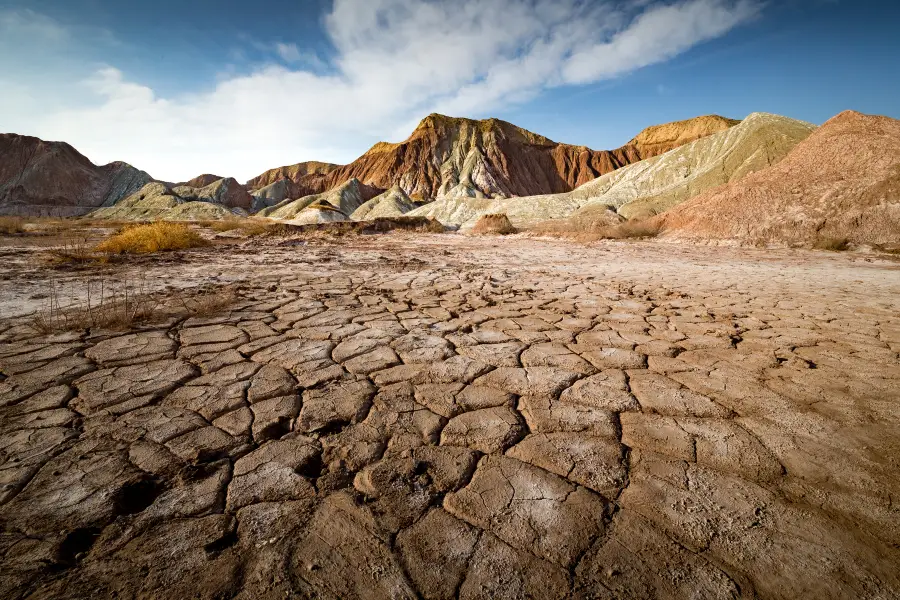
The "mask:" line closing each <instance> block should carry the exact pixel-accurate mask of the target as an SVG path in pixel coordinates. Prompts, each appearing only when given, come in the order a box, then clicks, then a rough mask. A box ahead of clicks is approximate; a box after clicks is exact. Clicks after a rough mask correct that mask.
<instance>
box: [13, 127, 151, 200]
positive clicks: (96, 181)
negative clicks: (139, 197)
mask: <svg viewBox="0 0 900 600" xmlns="http://www.w3.org/2000/svg"><path fill="white" fill-rule="evenodd" d="M151 180H152V178H151V177H150V175H148V174H147V173H145V172H143V171H140V170H138V169H136V168H134V167H132V166H131V165H127V164H125V163H122V162H113V163H110V164H108V165H103V166H97V165H94V164H93V163H92V162H91V161H90V160H88V159H87V157H85V156H83V155H82V154H80V153H79V152H78V151H77V150H75V149H74V148H73V147H72V146H70V145H69V144H66V143H63V142H45V141H43V140H40V139H38V138H35V137H30V136H24V135H16V134H0V215H36V216H79V215H83V214H85V213H87V212H90V211H91V210H93V209H95V208H97V207H99V206H111V205H113V204H115V203H116V202H117V201H118V200H119V199H121V198H124V197H126V196H128V195H130V194H132V193H134V192H136V191H137V190H139V189H140V188H141V187H143V186H144V185H145V184H147V183H148V182H150V181H151Z"/></svg>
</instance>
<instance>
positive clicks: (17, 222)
mask: <svg viewBox="0 0 900 600" xmlns="http://www.w3.org/2000/svg"><path fill="white" fill-rule="evenodd" d="M24 232H25V219H23V218H22V217H0V233H5V234H7V235H12V234H15V233H24Z"/></svg>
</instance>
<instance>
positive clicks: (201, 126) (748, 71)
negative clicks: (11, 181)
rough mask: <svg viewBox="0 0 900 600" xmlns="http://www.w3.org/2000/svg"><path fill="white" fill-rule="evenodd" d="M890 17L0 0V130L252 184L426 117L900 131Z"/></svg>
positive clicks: (670, 5) (628, 8)
mask: <svg viewBox="0 0 900 600" xmlns="http://www.w3.org/2000/svg"><path fill="white" fill-rule="evenodd" d="M897 23H900V2H896V1H895V0H894V1H890V2H886V1H875V0H308V1H304V0H293V1H289V0H255V1H254V2H248V1H244V0H129V1H128V2H123V1H122V0H0V132H10V133H20V134H27V135H34V136H37V137H41V138H43V139H46V140H61V141H66V142H68V143H70V144H72V145H73V146H75V148H77V149H78V150H79V151H81V152H82V153H83V154H85V155H86V156H87V157H88V158H90V159H91V160H92V161H94V162H95V163H97V164H105V163H107V162H111V161H114V160H123V161H126V162H128V163H130V164H132V165H134V166H136V167H138V168H141V169H143V170H145V171H147V172H149V173H150V174H151V175H153V176H154V177H156V178H158V179H161V180H167V181H184V180H187V179H190V178H192V177H194V176H196V175H199V174H201V173H215V174H218V175H222V176H233V177H235V178H237V179H238V180H240V181H245V180H247V179H249V178H251V177H253V176H255V175H257V174H259V173H261V172H262V171H265V170H266V169H269V168H274V167H277V166H281V165H285V164H293V163H297V162H301V161H306V160H320V161H327V162H335V163H347V162H350V161H352V160H354V159H355V158H356V157H358V156H359V155H361V154H362V153H363V152H365V151H366V150H367V149H368V148H369V147H371V146H372V144H374V143H375V142H377V141H380V140H384V141H392V142H397V141H402V140H403V139H405V138H406V137H407V136H408V135H409V134H410V133H411V132H412V130H413V129H414V128H415V126H416V124H417V123H418V122H419V121H420V120H421V119H422V118H423V117H425V116H426V115H428V114H429V113H432V112H439V113H442V114H448V115H451V116H457V117H470V118H487V117H497V118H500V119H504V120H507V121H510V122H512V123H515V124H516V125H519V126H520V127H524V128H526V129H529V130H531V131H534V132H536V133H540V134H541V135H544V136H547V137H549V138H551V139H553V140H556V141H559V142H565V143H571V144H579V145H585V146H589V147H591V148H594V149H610V148H616V147H619V146H621V145H622V144H624V143H626V142H627V141H628V140H629V139H631V138H632V137H634V135H636V134H637V133H638V132H639V131H640V130H641V129H643V128H644V127H647V126H649V125H653V124H658V123H664V122H669V121H673V120H679V119H686V118H690V117H694V116H698V115H703V114H720V115H723V116H727V117H732V118H743V117H745V116H747V115H748V114H750V113H751V112H756V111H765V112H772V113H778V114H783V115H786V116H789V117H793V118H796V119H802V120H806V121H810V122H813V123H817V124H820V123H822V122H824V121H826V120H827V119H828V118H830V117H831V116H834V115H835V114H837V113H839V112H840V111H842V110H846V109H854V110H858V111H861V112H866V113H875V114H884V115H888V116H891V117H894V118H900V77H898V73H900V66H898V65H900V35H897V31H896V27H897Z"/></svg>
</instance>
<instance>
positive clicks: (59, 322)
mask: <svg viewBox="0 0 900 600" xmlns="http://www.w3.org/2000/svg"><path fill="white" fill-rule="evenodd" d="M82 285H83V287H81V290H82V291H83V292H84V293H83V294H81V295H76V294H74V293H70V295H69V297H68V298H66V297H65V294H64V290H63V289H62V287H61V286H60V285H58V284H57V283H56V282H55V281H51V282H50V289H49V290H48V293H47V301H46V305H45V306H44V308H43V309H42V310H40V311H38V312H37V313H36V314H35V315H34V316H33V317H32V320H31V326H32V327H33V328H34V329H36V330H37V331H39V332H41V333H45V334H46V333H54V332H59V331H73V330H82V329H115V330H127V329H130V328H132V327H134V326H136V325H140V324H144V323H153V322H158V321H162V320H164V319H166V318H171V317H187V316H209V315H211V314H214V313H215V312H217V311H219V310H221V309H223V308H225V307H227V306H229V305H231V304H233V303H234V302H235V301H236V299H237V296H236V294H235V293H234V291H233V290H231V289H227V288H226V289H217V290H215V291H204V292H201V293H196V294H190V295H188V294H185V293H183V292H177V291H167V292H155V293H151V292H149V290H148V286H147V284H146V282H145V281H143V280H137V281H129V280H127V279H126V280H125V281H123V282H115V281H111V280H107V279H105V278H103V277H99V278H89V279H86V280H84V282H83V284H82ZM69 291H70V292H71V291H72V290H71V289H70V290H69Z"/></svg>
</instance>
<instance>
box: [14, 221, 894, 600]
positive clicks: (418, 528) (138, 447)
mask: <svg viewBox="0 0 900 600" xmlns="http://www.w3.org/2000/svg"><path fill="white" fill-rule="evenodd" d="M25 239H26V238H25V237H14V236H10V237H4V238H2V240H0V254H2V256H0V258H2V261H0V315H2V318H0V597H3V598H63V597H66V598H73V597H74V598H82V597H83V598H88V597H91V598H106V597H119V598H132V597H139V598H159V597H170V598H245V599H256V598H285V597H297V598H385V599H387V598H391V599H396V598H428V599H432V598H434V599H442V598H570V597H574V598H704V599H707V598H785V599H787V598H885V599H887V598H898V597H900V568H898V565H900V501H898V498H900V408H898V405H900V361H898V352H900V261H898V260H897V259H896V258H895V257H890V256H885V255H877V254H866V253H863V252H848V253H833V252H822V251H807V250H764V249H742V248H730V247H716V246H690V245H681V244H672V243H663V242H659V241H605V242H597V243H594V244H589V245H580V244H575V243H572V242H568V241H560V240H552V239H543V238H532V237H527V236H524V235H514V236H507V237H475V236H463V235H458V234H443V235H424V234H422V235H416V234H409V233H392V234H386V235H379V236H365V235H359V236H345V237H341V238H329V237H310V238H304V239H300V238H277V237H273V238H257V239H252V240H247V241H242V240H231V241H220V242H217V243H216V245H214V246H212V247H209V248H202V249H197V250H192V251H185V252H176V253H168V254H160V255H155V256H153V257H142V258H139V259H135V260H134V261H131V262H127V263H111V264H108V265H102V266H91V265H86V266H77V267H72V266H66V267H61V268H49V267H47V266H45V265H42V264H41V263H40V261H39V260H37V255H38V254H40V251H36V250H35V248H34V247H33V246H29V245H28V244H26V243H25V242H23V240H25ZM49 243H51V242H48V244H49ZM101 271H102V276H103V277H106V278H109V279H110V281H113V280H123V279H126V278H131V279H132V280H137V279H140V280H142V281H144V282H146V285H147V286H148V289H153V290H165V289H166V287H167V286H171V287H173V288H191V287H197V286H202V285H206V286H228V289H229V290H232V291H233V292H234V293H235V294H236V297H235V300H234V302H233V303H232V304H231V305H230V306H228V307H226V308H224V309H222V310H221V311H219V312H217V313H215V314H210V315H206V316H202V317H190V318H169V319H167V320H166V321H164V322H161V323H149V324H143V325H140V326H139V327H137V328H136V329H133V330H130V331H112V330H90V331H58V332H50V333H41V332H38V331H36V330H35V329H34V328H33V327H32V317H28V316H25V313H27V312H30V311H35V310H37V311H40V310H42V303H43V302H45V301H46V300H47V294H48V292H47V290H48V288H49V287H50V286H51V285H52V286H59V288H60V289H66V290H72V291H71V295H72V298H77V296H78V294H79V292H78V290H79V289H80V288H79V286H81V285H83V282H84V281H85V279H86V278H89V277H100V276H101V275H100V274H99V273H101ZM51 281H52V284H51ZM65 293H69V292H65Z"/></svg>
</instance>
